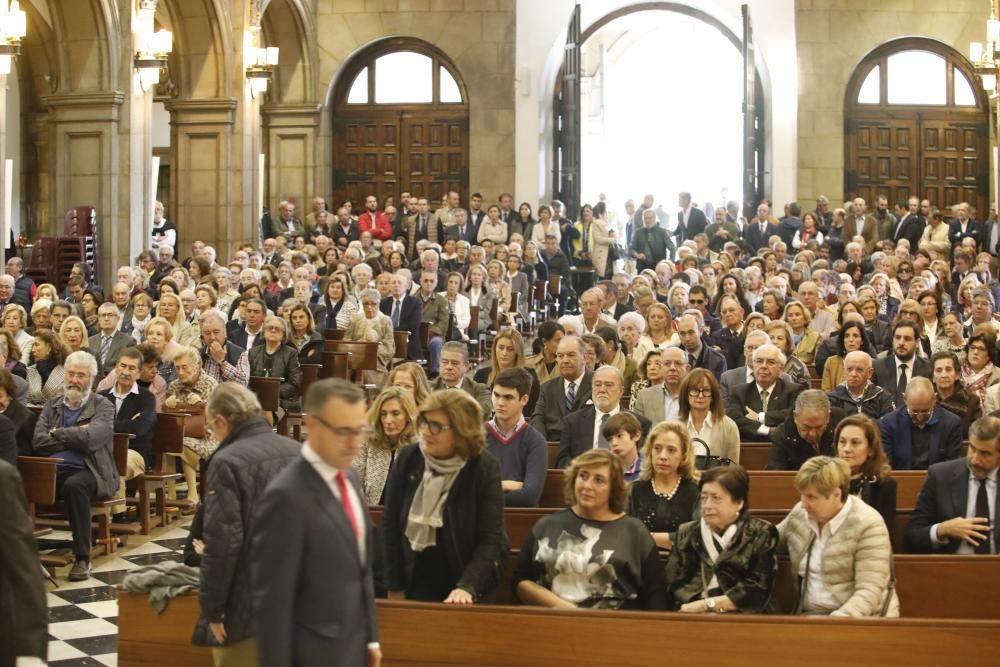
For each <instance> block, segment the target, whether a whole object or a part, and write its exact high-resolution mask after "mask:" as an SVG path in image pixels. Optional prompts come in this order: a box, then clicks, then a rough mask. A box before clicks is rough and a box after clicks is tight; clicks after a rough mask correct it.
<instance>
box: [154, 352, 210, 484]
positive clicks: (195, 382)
mask: <svg viewBox="0 0 1000 667" xmlns="http://www.w3.org/2000/svg"><path fill="white" fill-rule="evenodd" d="M174 365H175V367H176V369H177V379H176V380H174V381H173V382H171V383H170V384H169V385H167V397H166V400H164V402H163V407H164V408H165V409H167V410H176V411H180V412H188V411H191V410H195V411H203V410H204V408H205V405H206V404H207V403H208V398H209V396H211V395H212V390H213V389H215V387H216V386H217V385H218V383H217V382H216V381H215V379H214V378H213V377H211V376H210V375H209V374H208V373H202V372H201V354H200V353H199V352H198V350H196V349H195V348H193V347H182V348H181V349H180V350H179V351H178V352H177V354H176V355H174ZM185 430H186V429H185ZM218 446H219V443H218V442H217V441H216V440H215V439H214V438H213V437H212V435H211V434H210V433H208V432H206V433H205V434H204V435H203V436H187V435H185V436H184V449H183V451H182V452H181V461H182V462H183V465H182V466H181V467H182V469H183V472H184V481H185V482H187V489H188V492H187V493H188V495H187V498H188V500H190V501H192V502H194V503H197V502H199V500H200V497H199V495H198V484H197V479H196V473H197V471H198V467H199V466H200V465H201V462H202V461H203V460H205V459H207V458H208V457H210V456H211V455H212V453H213V452H215V449H216V447H218Z"/></svg>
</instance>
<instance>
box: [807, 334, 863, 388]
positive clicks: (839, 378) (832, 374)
mask: <svg viewBox="0 0 1000 667" xmlns="http://www.w3.org/2000/svg"><path fill="white" fill-rule="evenodd" d="M836 336H837V353H836V354H832V355H830V357H829V358H828V359H827V360H826V363H825V364H823V380H822V382H821V383H820V388H821V389H822V390H823V391H825V392H827V393H829V392H831V391H833V390H834V388H835V387H836V386H837V385H839V384H841V383H842V382H843V381H844V357H846V356H847V355H848V353H850V352H855V351H857V350H861V351H868V350H869V349H870V348H871V343H870V342H868V332H867V331H865V327H864V325H863V324H861V323H860V322H857V321H855V320H851V321H849V322H848V323H847V324H845V325H844V326H842V327H840V331H838V332H837V334H836Z"/></svg>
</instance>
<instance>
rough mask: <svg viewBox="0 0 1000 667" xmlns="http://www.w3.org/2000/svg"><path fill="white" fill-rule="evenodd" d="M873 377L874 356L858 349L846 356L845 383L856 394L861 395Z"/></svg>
mask: <svg viewBox="0 0 1000 667" xmlns="http://www.w3.org/2000/svg"><path fill="white" fill-rule="evenodd" d="M871 378H872V358H871V357H870V356H869V355H868V353H867V352H862V351H860V350H856V351H854V352H848V353H847V356H845V357H844V383H845V384H846V385H847V388H848V390H850V392H851V393H852V394H854V395H855V396H859V395H861V393H862V392H863V391H864V390H865V387H867V386H868V382H869V381H870V380H871Z"/></svg>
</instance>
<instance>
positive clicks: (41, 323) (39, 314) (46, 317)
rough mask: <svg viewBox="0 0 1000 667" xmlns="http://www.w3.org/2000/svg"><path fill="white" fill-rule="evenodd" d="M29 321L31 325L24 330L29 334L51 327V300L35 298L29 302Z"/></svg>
mask: <svg viewBox="0 0 1000 667" xmlns="http://www.w3.org/2000/svg"><path fill="white" fill-rule="evenodd" d="M31 323H32V326H31V327H28V329H27V330H26V331H27V332H28V333H29V334H31V335H34V333H35V332H36V331H42V330H46V329H52V302H51V301H49V300H48V299H35V302H34V303H33V304H31ZM28 351H29V352H30V351H31V349H30V348H29V349H28Z"/></svg>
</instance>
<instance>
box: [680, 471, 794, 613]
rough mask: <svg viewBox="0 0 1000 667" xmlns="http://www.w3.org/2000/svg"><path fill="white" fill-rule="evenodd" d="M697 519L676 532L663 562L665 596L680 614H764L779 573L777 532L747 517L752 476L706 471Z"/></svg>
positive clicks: (764, 523) (740, 472) (700, 487)
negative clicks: (668, 554)
mask: <svg viewBox="0 0 1000 667" xmlns="http://www.w3.org/2000/svg"><path fill="white" fill-rule="evenodd" d="M698 488H699V490H700V496H701V498H700V499H701V519H699V520H696V521H689V522H688V523H685V524H683V525H682V526H681V527H680V528H678V530H677V538H676V539H675V540H674V548H673V550H672V551H671V552H670V559H669V560H668V561H667V567H666V579H667V582H668V583H667V597H668V599H669V600H668V601H669V602H670V604H671V606H672V607H673V608H674V609H676V610H678V611H681V612H688V613H705V612H724V611H741V612H762V611H765V610H766V609H767V606H768V602H769V600H770V598H771V586H772V585H773V583H774V576H775V573H776V571H777V568H778V562H777V558H776V555H777V554H776V551H777V547H778V531H777V530H776V529H775V528H774V526H772V525H771V524H769V523H767V522H766V521H762V520H761V519H756V518H753V517H751V516H750V507H749V503H748V497H749V494H750V477H749V476H748V475H747V472H746V470H744V469H743V468H742V467H740V466H719V467H716V468H711V469H709V470H706V471H705V472H704V473H702V475H701V479H700V480H699V482H698Z"/></svg>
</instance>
